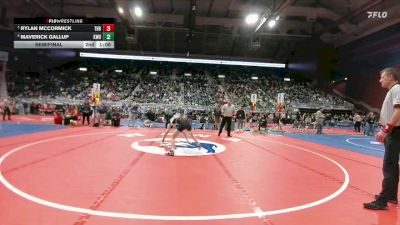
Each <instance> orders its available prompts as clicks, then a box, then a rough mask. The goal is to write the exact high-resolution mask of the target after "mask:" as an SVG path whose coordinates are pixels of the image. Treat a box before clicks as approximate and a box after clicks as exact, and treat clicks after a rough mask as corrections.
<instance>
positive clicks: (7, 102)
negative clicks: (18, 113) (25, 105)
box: [3, 97, 13, 121]
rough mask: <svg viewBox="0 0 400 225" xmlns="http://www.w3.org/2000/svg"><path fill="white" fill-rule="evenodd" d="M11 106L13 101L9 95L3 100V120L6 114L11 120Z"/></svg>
mask: <svg viewBox="0 0 400 225" xmlns="http://www.w3.org/2000/svg"><path fill="white" fill-rule="evenodd" d="M12 107H13V101H12V99H11V97H7V98H5V99H4V101H3V121H5V120H6V115H8V120H11V108H12Z"/></svg>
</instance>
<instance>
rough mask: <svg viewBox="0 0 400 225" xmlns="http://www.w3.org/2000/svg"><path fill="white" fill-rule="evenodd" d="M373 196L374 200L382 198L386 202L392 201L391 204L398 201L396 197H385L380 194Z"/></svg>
mask: <svg viewBox="0 0 400 225" xmlns="http://www.w3.org/2000/svg"><path fill="white" fill-rule="evenodd" d="M374 197H375V199H376V200H378V199H382V200H384V201H386V202H389V203H392V204H395V205H397V204H398V203H399V201H398V200H397V199H387V198H384V197H381V196H380V195H375V196H374Z"/></svg>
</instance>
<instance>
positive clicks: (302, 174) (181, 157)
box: [0, 116, 400, 225]
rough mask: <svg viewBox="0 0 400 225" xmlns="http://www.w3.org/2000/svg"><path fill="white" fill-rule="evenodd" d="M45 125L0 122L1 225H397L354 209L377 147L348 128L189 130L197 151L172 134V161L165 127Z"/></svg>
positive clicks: (373, 184)
mask: <svg viewBox="0 0 400 225" xmlns="http://www.w3.org/2000/svg"><path fill="white" fill-rule="evenodd" d="M28 123H29V124H28ZM49 123H51V120H49V119H48V118H45V119H43V118H41V117H28V116H25V117H15V118H13V121H12V122H1V123H0V157H1V158H0V172H1V173H0V199H1V201H0V225H27V224H29V225H54V224H58V225H84V224H87V225H102V224H121V225H123V224H130V225H132V224H140V225H143V224H144V225H146V224H150V225H151V224H157V225H159V224H199V225H203V224H217V225H219V224H226V225H238V224H243V225H244V224H246V225H248V224H270V225H297V224H298V225H300V224H302V225H303V224H307V225H314V224H315V225H317V224H318V225H320V224H324V225H338V224H340V225H346V224H349V225H350V224H351V225H353V224H363V225H367V224H368V225H370V224H371V225H372V224H374V225H395V224H400V219H397V212H398V211H399V209H398V207H397V205H393V204H389V210H386V211H370V210H366V209H364V208H363V207H362V203H363V202H369V201H372V200H373V196H374V195H375V194H377V193H379V191H380V185H381V181H382V156H383V150H384V149H383V146H382V145H381V144H379V143H376V142H375V140H374V138H373V137H366V136H362V135H360V134H358V133H354V132H352V131H349V130H344V129H338V128H336V129H326V130H325V131H326V133H327V134H325V135H316V134H288V133H283V134H280V133H270V134H254V133H251V132H239V131H235V132H233V133H232V134H233V137H232V138H228V137H227V136H226V133H225V132H224V133H223V134H222V135H221V136H220V137H218V136H217V131H212V130H194V134H195V135H196V137H197V138H198V139H199V140H200V143H201V147H200V148H198V147H197V146H195V145H194V144H192V143H191V140H190V139H189V142H188V141H187V140H186V139H185V137H184V136H180V138H179V139H178V144H177V146H178V147H177V151H176V156H173V157H171V156H165V155H164V152H165V149H164V147H161V146H160V144H161V137H162V135H163V132H164V131H165V130H164V129H158V128H127V127H120V128H114V127H100V128H93V127H89V126H80V127H68V128H65V127H62V126H55V125H50V124H49ZM169 137H170V136H169Z"/></svg>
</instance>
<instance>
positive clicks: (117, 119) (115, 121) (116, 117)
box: [111, 108, 121, 127]
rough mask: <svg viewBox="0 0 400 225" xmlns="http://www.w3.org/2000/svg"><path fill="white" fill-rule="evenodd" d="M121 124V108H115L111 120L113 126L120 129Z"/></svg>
mask: <svg viewBox="0 0 400 225" xmlns="http://www.w3.org/2000/svg"><path fill="white" fill-rule="evenodd" d="M120 123H121V112H120V109H119V108H114V109H113V110H112V119H111V125H112V126H114V127H119V125H120Z"/></svg>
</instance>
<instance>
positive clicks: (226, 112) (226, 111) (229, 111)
mask: <svg viewBox="0 0 400 225" xmlns="http://www.w3.org/2000/svg"><path fill="white" fill-rule="evenodd" d="M221 113H222V116H223V118H222V122H221V126H220V127H219V132H218V136H220V135H221V133H222V129H224V126H225V124H227V126H228V127H227V131H228V137H232V136H231V125H232V117H233V115H235V107H233V105H232V103H231V101H230V100H228V101H226V104H225V105H223V106H222V107H221Z"/></svg>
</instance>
